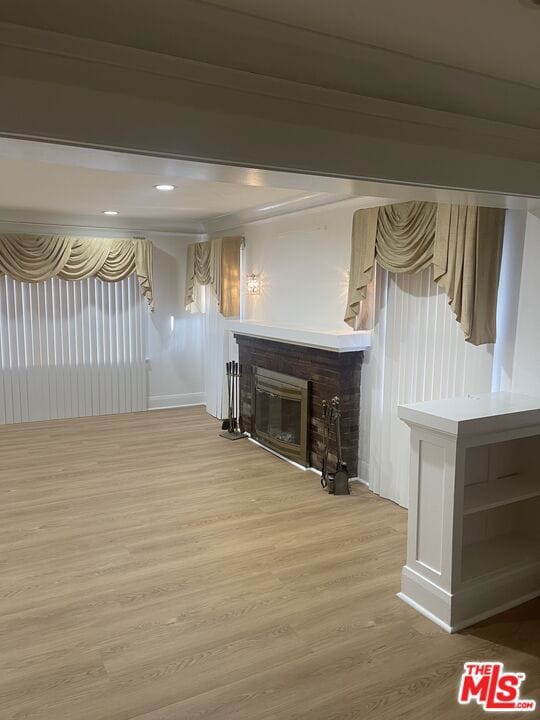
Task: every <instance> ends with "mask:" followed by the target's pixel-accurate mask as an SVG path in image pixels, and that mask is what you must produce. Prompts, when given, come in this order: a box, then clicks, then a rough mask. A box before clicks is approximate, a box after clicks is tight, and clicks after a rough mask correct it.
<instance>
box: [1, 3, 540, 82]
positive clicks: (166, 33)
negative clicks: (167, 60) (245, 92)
mask: <svg viewBox="0 0 540 720" xmlns="http://www.w3.org/2000/svg"><path fill="white" fill-rule="evenodd" d="M524 2H525V0H523V1H522V0H452V1H447V2H441V0H407V2H405V1H404V0H339V1H338V2H328V0H272V2H269V1H268V0H207V1H203V0H161V2H160V3H159V5H158V6H156V5H155V4H152V3H149V2H147V0H118V2H116V3H114V10H112V8H111V4H110V2H109V0H93V2H91V3H81V2H73V0H48V2H43V0H26V2H24V3H21V2H20V0H3V2H2V3H1V6H0V19H1V20H5V21H8V22H13V23H19V24H22V25H28V26H34V27H39V28H45V29H49V30H56V31H59V32H64V33H68V34H72V35H78V36H82V37H88V38H95V39H100V40H105V41H107V42H114V43H118V44H122V45H129V46H133V47H140V48H147V49H149V50H154V51H156V52H162V53H167V54H171V55H180V56H183V57H190V56H193V57H195V56H197V57H199V59H202V60H206V61H208V62H216V63H222V64H225V65H226V64H233V65H237V64H239V63H241V62H244V63H247V64H249V61H250V56H251V55H253V54H255V53H257V52H258V49H259V46H261V47H262V46H264V45H265V44H268V37H267V36H265V33H264V32H262V30H261V28H260V26H256V25H251V26H250V28H251V32H254V33H258V32H259V30H261V32H260V34H259V35H257V37H255V38H254V40H255V43H256V44H255V46H253V47H252V48H251V50H250V52H249V53H247V54H246V53H245V52H244V53H243V52H241V50H240V48H241V47H242V46H237V45H236V42H235V38H233V37H231V33H235V32H236V31H238V32H239V33H240V32H242V30H241V26H245V25H246V18H247V17H248V16H249V17H251V18H265V19H269V20H272V21H276V22H277V23H278V24H276V25H275V27H274V28H273V32H272V36H273V40H274V42H275V43H277V44H279V43H280V40H281V36H282V31H283V30H284V29H285V27H286V26H295V27H297V28H304V29H308V30H312V31H315V32H318V33H320V34H321V35H326V36H327V37H329V36H334V37H338V38H342V39H348V40H351V41H354V42H357V43H364V44H368V45H371V46H377V47H381V48H385V49H389V50H394V51H398V52H401V53H406V54H407V55H410V56H413V57H416V58H421V59H424V60H430V61H435V62H440V63H445V64H447V65H450V66H453V67H458V68H464V69H467V70H472V71H475V72H479V73H485V74H488V75H492V76H494V77H498V78H505V79H508V80H512V81H514V82H516V83H526V84H530V85H533V86H535V87H540V62H539V60H540V52H539V47H540V45H539V40H538V39H539V37H540V9H537V8H531V7H527V6H526V5H525V4H524ZM223 9H225V10H226V12H227V13H228V15H227V14H224V13H223ZM231 15H236V18H234V17H231ZM220 28H221V29H222V32H221V34H220V32H219V31H220ZM244 47H245V46H244ZM298 60H299V62H300V60H301V58H300V57H299V58H298ZM290 70H291V72H293V70H294V68H292V67H291V68H290ZM351 72H354V69H353V68H351Z"/></svg>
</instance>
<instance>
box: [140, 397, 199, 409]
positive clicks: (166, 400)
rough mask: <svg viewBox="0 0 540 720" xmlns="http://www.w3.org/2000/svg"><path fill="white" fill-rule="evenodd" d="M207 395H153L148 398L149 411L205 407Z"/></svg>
mask: <svg viewBox="0 0 540 720" xmlns="http://www.w3.org/2000/svg"><path fill="white" fill-rule="evenodd" d="M205 404H206V393H184V394H183V395H152V396H151V397H149V398H148V409H149V410H165V409H166V408H175V407H189V406H191V405H205Z"/></svg>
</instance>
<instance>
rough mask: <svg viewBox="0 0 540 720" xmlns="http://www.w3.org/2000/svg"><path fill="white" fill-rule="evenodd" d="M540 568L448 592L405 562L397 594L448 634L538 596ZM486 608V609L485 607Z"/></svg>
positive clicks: (523, 569)
mask: <svg viewBox="0 0 540 720" xmlns="http://www.w3.org/2000/svg"><path fill="white" fill-rule="evenodd" d="M539 588H540V567H538V566H537V567H536V568H529V567H525V568H522V569H521V570H519V571H517V572H509V573H508V574H507V575H506V577H504V578H501V577H499V576H497V577H494V578H491V579H490V580H486V579H485V578H483V579H480V580H477V581H476V582H471V583H470V584H468V586H467V587H465V588H462V589H461V590H460V591H459V592H457V593H455V594H454V595H451V594H450V593H448V592H446V591H445V590H443V588H440V587H438V586H437V585H434V584H433V583H430V582H429V580H426V579H425V578H423V577H422V576H421V575H419V574H418V573H416V572H414V570H411V569H410V568H408V567H407V566H406V565H405V567H404V568H403V570H402V576H401V592H399V593H398V597H399V598H400V599H401V600H403V601H404V602H406V603H407V604H408V605H410V606H411V607H413V608H414V609H415V610H417V611H418V612H419V613H421V614H422V615H424V616H425V617H427V618H428V619H429V620H431V621H432V622H434V623H435V624H437V625H438V626H439V627H441V628H442V629H443V630H445V631H446V632H448V633H454V632H457V631H458V630H463V628H466V627H469V626H470V625H474V624H475V623H477V622H480V621H481V620H485V619H486V618H488V617H491V616H492V615H497V614H498V613H501V612H504V611H505V610H510V609H511V608H513V607H516V606H517V605H521V604H522V603H524V602H527V601H528V600H533V599H534V598H536V597H538V596H540V589H539ZM486 608H487V609H486Z"/></svg>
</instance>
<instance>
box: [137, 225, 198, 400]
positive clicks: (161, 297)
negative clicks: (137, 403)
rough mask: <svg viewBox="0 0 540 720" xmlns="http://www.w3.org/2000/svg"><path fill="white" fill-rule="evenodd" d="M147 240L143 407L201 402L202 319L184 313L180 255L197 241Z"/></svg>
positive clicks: (194, 239)
mask: <svg viewBox="0 0 540 720" xmlns="http://www.w3.org/2000/svg"><path fill="white" fill-rule="evenodd" d="M148 237H149V238H150V236H148ZM150 239H152V241H153V243H154V302H155V311H154V312H153V313H151V314H149V318H148V346H147V347H148V364H147V367H148V407H149V408H158V407H172V406H175V405H191V404H199V403H204V401H205V395H204V369H203V357H204V355H203V318H202V316H201V315H192V314H190V313H187V312H186V311H185V309H184V283H185V267H186V250H187V246H188V244H189V243H190V242H194V241H196V240H197V238H191V237H181V238H179V237H174V236H173V237H164V236H156V237H151V238H150ZM171 318H174V320H171Z"/></svg>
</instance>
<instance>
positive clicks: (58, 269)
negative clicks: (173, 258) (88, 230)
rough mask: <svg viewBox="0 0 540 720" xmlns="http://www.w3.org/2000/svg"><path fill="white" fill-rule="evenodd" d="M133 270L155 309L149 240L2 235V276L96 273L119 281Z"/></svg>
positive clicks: (32, 278) (37, 278) (25, 278)
mask: <svg viewBox="0 0 540 720" xmlns="http://www.w3.org/2000/svg"><path fill="white" fill-rule="evenodd" d="M132 273H136V275H137V278H138V281H139V285H140V288H141V292H142V295H143V296H144V297H145V298H146V300H147V302H148V304H149V306H150V308H151V309H153V294H152V243H151V242H150V241H149V240H116V239H108V238H76V237H64V236H57V235H50V236H45V235H13V234H10V235H0V276H2V275H8V276H9V277H11V278H13V279H14V280H18V281H19V282H32V283H34V282H41V281H43V280H49V279H50V278H53V277H58V278H60V279H62V280H82V279H84V278H89V277H97V278H99V279H100V280H105V281H107V282H116V281H118V280H123V279H124V278H126V277H128V275H131V274H132Z"/></svg>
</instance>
